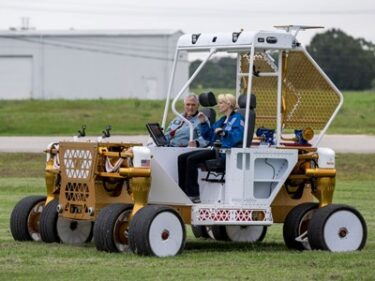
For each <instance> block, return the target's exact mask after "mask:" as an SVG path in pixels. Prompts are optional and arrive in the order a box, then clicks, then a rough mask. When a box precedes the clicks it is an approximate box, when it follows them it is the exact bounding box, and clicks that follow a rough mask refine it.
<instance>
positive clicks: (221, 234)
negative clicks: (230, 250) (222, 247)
mask: <svg viewBox="0 0 375 281" xmlns="http://www.w3.org/2000/svg"><path fill="white" fill-rule="evenodd" d="M210 228H211V233H212V237H213V239H215V240H218V241H229V237H228V235H227V231H226V227H225V225H212V226H211V227H210ZM209 233H210V232H209Z"/></svg>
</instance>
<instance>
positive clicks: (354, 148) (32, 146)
mask: <svg viewBox="0 0 375 281" xmlns="http://www.w3.org/2000/svg"><path fill="white" fill-rule="evenodd" d="M80 140H84V141H88V140H90V141H97V138H95V137H89V138H83V139H80ZM148 140H149V137H148V136H145V135H139V136H113V137H111V138H108V139H104V140H102V141H103V142H124V143H142V144H146V143H147V141H148ZM59 141H73V137H67V136H54V137H27V136H26V137H0V152H32V153H40V152H43V150H45V149H46V148H47V146H48V144H50V143H52V142H59ZM319 146H320V147H330V148H332V149H333V150H335V151H336V152H337V153H375V136H368V135H326V136H324V138H323V139H322V141H321V143H320V145H319Z"/></svg>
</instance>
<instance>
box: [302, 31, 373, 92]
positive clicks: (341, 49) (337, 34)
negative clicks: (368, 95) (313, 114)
mask: <svg viewBox="0 0 375 281" xmlns="http://www.w3.org/2000/svg"><path fill="white" fill-rule="evenodd" d="M307 50H308V52H309V53H310V54H311V56H312V57H313V58H314V59H315V60H316V61H317V63H318V64H319V65H320V67H322V69H323V70H324V72H325V73H326V74H327V75H328V77H329V78H330V79H331V80H332V81H333V82H334V83H335V84H336V86H338V88H341V89H343V90H363V89H370V88H371V86H372V85H371V82H372V81H373V79H374V78H375V45H374V44H373V43H371V42H368V41H366V40H364V39H362V38H359V39H355V38H353V37H352V36H349V35H347V34H346V33H345V32H343V31H341V30H340V29H330V30H328V31H326V32H324V33H321V34H317V35H315V36H314V37H313V39H312V40H311V43H310V45H309V46H308V47H307Z"/></svg>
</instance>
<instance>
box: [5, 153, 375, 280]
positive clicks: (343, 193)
mask: <svg viewBox="0 0 375 281" xmlns="http://www.w3.org/2000/svg"><path fill="white" fill-rule="evenodd" d="M5 165H6V167H5V168H4V166H5ZM374 165H375V155H358V154H339V155H338V156H337V170H338V180H337V185H336V193H335V197H334V201H335V202H336V203H346V204H350V205H352V206H355V207H356V208H357V209H358V210H360V211H361V213H362V214H363V216H364V217H365V219H366V221H367V226H368V241H367V245H366V247H365V248H364V250H363V251H361V252H352V253H329V252H322V251H305V252H297V251H291V250H287V249H286V247H285V246H284V243H283V238H282V225H279V224H276V225H273V226H272V227H270V228H269V231H268V233H267V236H266V239H265V240H264V241H263V242H262V243H259V244H255V245H252V244H241V243H224V242H212V241H204V240H196V239H194V238H193V236H192V234H191V232H190V230H189V228H188V240H187V244H186V248H185V250H184V251H183V253H182V254H181V255H179V256H176V257H169V258H155V257H139V256H136V255H133V254H130V253H126V254H109V253H103V252H98V251H96V249H95V246H94V244H93V243H90V244H87V245H85V246H84V247H73V246H68V245H60V244H44V243H36V242H22V243H21V242H15V241H13V239H12V237H11V234H10V231H9V216H10V212H11V210H12V208H13V207H14V205H15V204H16V202H17V201H18V200H20V199H21V198H22V197H24V196H27V195H31V194H43V193H44V192H45V191H44V180H43V178H42V176H41V174H42V172H43V166H44V157H43V155H39V154H11V153H7V154H0V167H1V170H0V175H1V177H0V265H1V266H0V268H1V269H0V280H42V279H45V280H78V279H79V280H90V281H91V280H319V281H320V280H373V278H374V273H373V268H374V267H375V217H374V216H373V198H375V185H374V183H373V182H374V180H375V174H374V173H373V167H374ZM14 167H17V168H14ZM28 167H30V168H28ZM38 170H39V171H42V172H41V173H40V172H38Z"/></svg>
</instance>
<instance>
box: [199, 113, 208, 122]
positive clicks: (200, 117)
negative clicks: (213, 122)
mask: <svg viewBox="0 0 375 281" xmlns="http://www.w3.org/2000/svg"><path fill="white" fill-rule="evenodd" d="M198 120H199V122H200V123H205V122H206V120H207V116H206V114H204V113H203V112H199V113H198Z"/></svg>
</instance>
